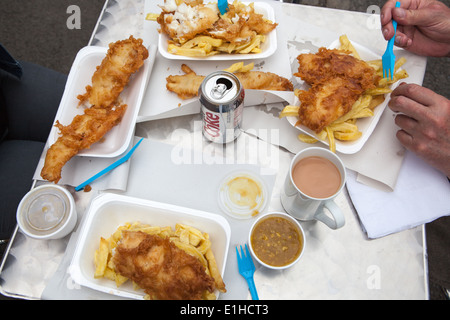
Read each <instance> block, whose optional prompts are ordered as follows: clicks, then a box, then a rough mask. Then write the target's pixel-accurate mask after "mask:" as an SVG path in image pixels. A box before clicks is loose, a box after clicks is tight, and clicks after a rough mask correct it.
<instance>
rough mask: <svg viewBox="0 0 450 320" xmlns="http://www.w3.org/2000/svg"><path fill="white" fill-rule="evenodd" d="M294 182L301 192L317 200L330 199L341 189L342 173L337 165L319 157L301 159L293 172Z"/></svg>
mask: <svg viewBox="0 0 450 320" xmlns="http://www.w3.org/2000/svg"><path fill="white" fill-rule="evenodd" d="M292 180H293V181H294V184H295V185H296V186H297V188H298V189H299V190H300V191H301V192H303V193H304V194H306V195H307V196H309V197H312V198H316V199H326V198H329V197H331V196H333V195H335V194H336V192H338V191H339V189H340V187H341V173H340V172H339V169H338V168H337V167H336V165H335V164H334V163H333V162H331V161H330V160H328V159H325V158H322V157H317V156H313V157H307V158H303V159H301V160H300V161H299V162H298V163H297V164H296V165H295V166H294V169H293V170H292Z"/></svg>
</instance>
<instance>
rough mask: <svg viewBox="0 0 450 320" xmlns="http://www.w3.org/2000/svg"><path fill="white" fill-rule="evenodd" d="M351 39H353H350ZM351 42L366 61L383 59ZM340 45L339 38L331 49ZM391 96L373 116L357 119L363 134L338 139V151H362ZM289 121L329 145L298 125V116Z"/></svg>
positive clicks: (395, 84)
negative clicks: (355, 137) (352, 137)
mask: <svg viewBox="0 0 450 320" xmlns="http://www.w3.org/2000/svg"><path fill="white" fill-rule="evenodd" d="M350 41H351V40H350ZM351 43H352V44H353V46H354V47H355V49H356V51H358V53H359V54H360V56H361V59H362V60H364V61H370V60H378V59H381V57H380V55H378V54H376V53H374V52H372V51H371V50H369V49H368V48H366V47H364V46H362V45H360V44H358V43H356V42H354V41H351ZM339 46H340V42H339V39H338V40H336V41H334V42H333V43H332V44H331V45H330V46H329V48H330V49H336V48H339ZM399 83H400V81H398V82H396V83H394V84H392V85H391V87H390V88H391V89H392V90H394V89H395V88H396V87H397V86H398V85H399ZM389 97H390V94H387V95H386V99H385V100H384V102H383V103H381V104H380V105H379V106H377V107H376V108H375V110H373V112H374V116H373V117H368V118H363V119H358V121H357V125H358V130H359V131H361V133H362V136H361V137H360V138H359V139H357V140H354V141H340V140H336V141H335V143H336V151H338V152H341V153H344V154H354V153H357V152H358V151H360V150H361V149H362V147H363V146H364V144H365V143H366V142H367V140H368V139H369V138H370V136H371V135H372V133H373V131H374V130H375V128H376V126H377V124H378V122H379V120H380V118H381V116H382V115H383V112H384V110H385V109H386V106H387V104H388V102H389ZM287 119H288V121H289V123H290V124H291V125H292V126H293V127H295V128H297V129H298V130H300V131H301V132H303V133H306V134H307V135H309V136H311V137H313V138H316V139H318V140H319V141H320V142H322V143H324V144H326V145H329V143H328V140H327V139H326V140H320V138H319V137H318V135H317V134H316V133H315V132H314V131H312V130H310V129H309V128H307V127H305V126H302V125H298V126H296V124H297V122H298V117H287Z"/></svg>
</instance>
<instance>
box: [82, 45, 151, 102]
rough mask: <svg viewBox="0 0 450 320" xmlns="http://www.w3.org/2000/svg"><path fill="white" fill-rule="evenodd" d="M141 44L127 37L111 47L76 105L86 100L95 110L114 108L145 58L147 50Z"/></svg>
mask: <svg viewBox="0 0 450 320" xmlns="http://www.w3.org/2000/svg"><path fill="white" fill-rule="evenodd" d="M142 42H143V40H142V39H135V38H134V37H133V36H130V38H129V39H126V40H122V41H117V42H115V43H111V44H110V45H109V50H108V53H107V54H106V57H105V58H104V59H103V61H102V63H101V65H100V66H98V67H97V69H96V71H95V73H94V75H93V76H92V85H88V86H87V87H86V93H85V94H83V95H79V96H78V97H77V98H78V99H79V100H80V104H81V103H84V102H85V101H86V100H89V103H90V104H91V105H92V106H95V107H97V108H107V107H109V106H111V105H114V104H116V103H117V99H118V97H119V95H120V93H121V92H122V91H123V89H124V88H125V86H126V85H127V84H128V81H129V79H130V76H131V75H132V74H133V73H135V72H136V71H138V70H139V69H140V68H141V67H142V66H143V64H144V60H145V59H147V58H148V50H147V48H145V47H144V46H143V45H142Z"/></svg>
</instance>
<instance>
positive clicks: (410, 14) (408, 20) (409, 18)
mask: <svg viewBox="0 0 450 320" xmlns="http://www.w3.org/2000/svg"><path fill="white" fill-rule="evenodd" d="M392 16H393V18H394V19H395V20H396V21H397V22H398V23H399V24H402V25H404V26H425V25H428V24H430V23H432V22H433V20H434V17H433V16H434V15H433V14H431V12H430V11H429V10H423V9H417V10H406V9H403V8H395V9H394V10H393V12H392Z"/></svg>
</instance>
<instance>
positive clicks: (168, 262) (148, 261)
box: [112, 231, 215, 300]
mask: <svg viewBox="0 0 450 320" xmlns="http://www.w3.org/2000/svg"><path fill="white" fill-rule="evenodd" d="M122 236H123V238H122V240H121V241H120V242H119V243H118V246H117V247H116V248H115V252H114V253H113V257H112V261H113V263H114V269H115V271H116V272H117V273H119V274H121V275H122V276H124V277H126V278H129V279H130V280H132V281H134V282H136V284H137V285H138V286H139V287H140V288H142V289H143V290H144V291H145V292H146V293H147V294H148V295H149V296H150V297H151V298H152V299H157V300H199V299H202V295H203V293H204V292H205V291H209V292H213V291H214V289H215V283H214V279H213V278H212V277H211V276H210V275H208V274H207V273H206V269H205V267H204V266H203V264H202V263H201V262H200V261H199V260H198V259H197V258H195V257H193V256H191V255H189V254H187V253H186V252H184V251H183V250H181V249H179V248H177V247H176V246H175V244H173V243H172V242H171V241H170V240H169V239H167V238H161V237H159V236H156V235H150V234H146V233H143V232H140V231H138V232H136V231H123V234H122Z"/></svg>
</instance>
